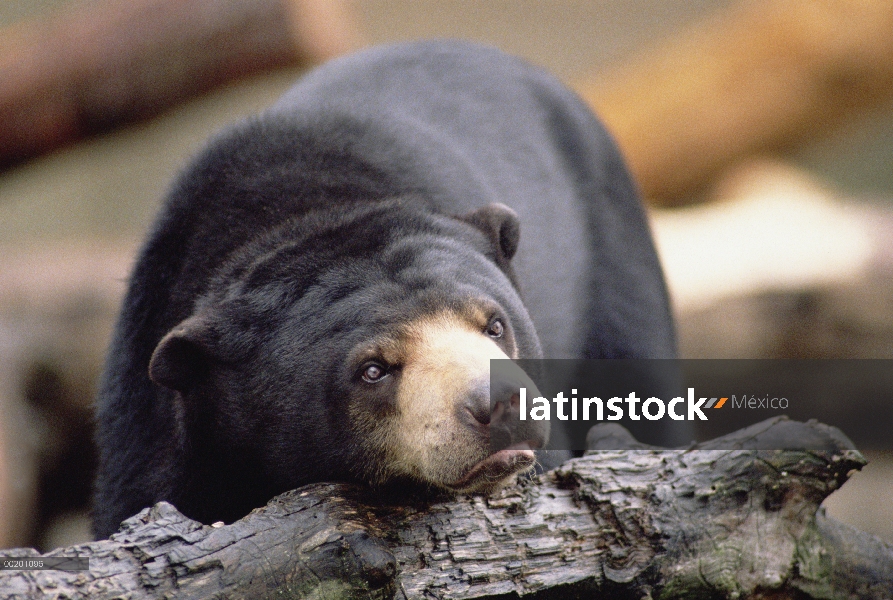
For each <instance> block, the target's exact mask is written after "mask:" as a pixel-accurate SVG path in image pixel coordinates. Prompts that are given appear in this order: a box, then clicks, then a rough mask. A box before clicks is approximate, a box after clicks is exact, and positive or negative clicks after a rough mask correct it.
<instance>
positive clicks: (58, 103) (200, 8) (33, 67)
mask: <svg viewBox="0 0 893 600" xmlns="http://www.w3.org/2000/svg"><path fill="white" fill-rule="evenodd" d="M355 35H356V32H355V31H354V30H353V28H352V25H351V19H350V13H349V12H348V11H347V10H346V8H345V6H344V3H343V2H341V1H337V0H336V1H332V0H100V1H97V2H92V3H89V4H84V3H80V4H76V5H74V6H73V7H71V8H69V9H68V10H66V11H64V12H61V13H57V14H53V15H51V16H49V17H46V18H42V19H36V20H32V21H26V22H22V23H18V24H15V25H13V26H11V27H8V28H6V29H4V30H0V167H2V166H4V165H7V166H8V165H10V164H14V163H16V162H18V161H21V160H24V159H27V158H31V157H33V156H37V155H39V154H42V153H44V152H48V151H51V150H53V149H55V148H57V147H59V146H62V145H64V144H68V143H71V142H73V141H75V140H78V139H81V138H83V137H85V136H87V135H91V134H95V133H99V132H103V131H107V130H109V129H112V128H114V127H117V126H120V125H123V124H126V123H131V122H134V121H138V120H142V119H146V118H148V117H151V116H154V115H156V114H158V113H159V112H160V111H162V110H163V109H165V108H168V107H170V106H173V105H175V104H177V103H180V102H182V101H184V100H186V99H188V98H190V97H193V96H196V95H198V94H201V93H203V92H207V91H208V90H210V89H213V88H214V87H217V86H219V85H221V84H224V83H227V82H230V81H233V80H236V79H240V78H242V77H245V76H247V75H251V74H255V73H259V72H263V71H268V70H271V69H275V68H280V67H283V66H287V65H295V64H313V63H316V62H320V61H323V60H326V59H328V58H331V57H333V56H336V55H338V54H341V53H343V52H345V51H347V50H350V49H351V48H353V47H354V46H355V44H356V39H355Z"/></svg>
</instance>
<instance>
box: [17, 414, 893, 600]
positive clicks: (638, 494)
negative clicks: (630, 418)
mask: <svg viewBox="0 0 893 600" xmlns="http://www.w3.org/2000/svg"><path fill="white" fill-rule="evenodd" d="M624 435H625V432H624V431H622V430H621V431H618V430H616V429H612V428H611V427H607V426H605V427H600V428H599V429H597V430H596V431H595V434H594V435H591V440H592V444H593V445H594V447H596V448H597V447H598V446H599V444H600V443H601V444H604V440H605V439H606V437H609V438H611V439H612V440H614V442H613V446H614V447H617V445H616V440H617V438H618V436H620V438H621V439H622V438H623V436H624ZM778 439H784V440H788V441H791V440H804V443H805V444H809V445H810V446H811V447H816V442H817V441H819V442H821V445H822V446H823V447H824V450H821V451H816V450H813V451H808V452H807V451H802V450H785V451H770V450H755V449H752V448H760V447H767V446H771V445H773V444H774V443H776V441H777V440H778ZM628 445H629V447H632V448H638V449H632V450H611V451H594V452H592V453H590V454H589V455H588V456H585V457H583V458H579V459H575V460H572V461H569V462H568V463H566V464H565V465H564V466H562V467H561V468H559V469H557V470H555V471H552V472H550V473H548V474H546V475H545V476H542V477H541V478H539V479H538V480H534V481H528V482H522V483H521V484H519V485H517V486H514V487H510V488H508V489H506V490H504V491H503V492H502V493H500V494H497V495H495V496H493V497H490V498H482V497H470V498H460V499H457V500H455V501H452V502H444V503H435V504H429V505H423V504H420V503H414V504H413V503H409V504H408V503H405V502H404V503H397V502H394V501H393V500H391V501H388V500H385V499H382V498H380V497H374V496H372V495H371V494H370V493H369V492H368V491H366V490H363V489H361V488H358V487H354V486H349V485H336V484H318V485H312V486H308V487H305V488H301V489H299V490H295V491H292V492H289V493H286V494H283V495H281V496H278V497H277V498H275V499H273V500H272V501H271V502H270V503H269V504H268V505H267V506H266V507H264V508H261V509H258V510H255V511H254V512H252V513H251V514H250V515H248V516H247V517H245V518H244V519H242V520H240V521H238V522H236V523H234V524H232V525H229V526H217V527H215V526H203V525H201V524H199V523H196V522H194V521H191V520H189V519H187V518H185V517H183V516H182V515H181V514H180V513H179V512H177V510H176V509H175V508H174V507H173V506H171V505H169V504H167V503H159V504H158V505H156V506H154V507H153V508H151V509H146V510H144V511H143V512H141V513H140V514H139V515H137V516H135V517H133V518H131V519H128V520H127V521H125V523H124V524H123V526H122V528H121V530H120V531H119V532H118V533H117V534H115V535H114V536H113V537H112V539H111V540H108V541H102V542H93V543H90V544H83V545H79V546H74V547H71V548H66V549H61V550H57V551H54V552H52V553H50V554H49V555H68V556H70V555H78V556H89V557H90V559H91V560H90V563H91V564H90V570H89V571H85V572H60V571H29V572H22V571H18V572H17V571H6V572H0V596H2V597H23V598H30V597H33V598H76V597H90V598H112V597H122V596H126V597H132V598H165V597H178V598H179V597H183V598H204V597H251V598H261V597H268V596H270V597H271V596H273V595H274V594H275V595H276V596H277V597H283V596H284V597H291V596H294V597H313V598H323V597H326V598H328V597H347V598H354V597H356V598H360V597H362V598H392V597H397V598H422V597H425V598H493V597H516V596H526V597H532V598H556V597H560V598H568V597H577V596H587V597H590V596H591V595H592V594H594V593H600V594H605V593H610V594H611V597H617V598H627V597H628V598H648V597H651V598H768V597H772V598H879V599H880V598H890V597H893V548H891V547H890V546H888V545H885V544H883V543H882V542H880V541H878V540H877V539H875V538H872V537H871V536H867V535H866V534H863V533H861V532H858V531H856V530H853V529H851V528H849V527H847V526H844V525H842V524H840V523H837V522H834V521H832V520H830V519H827V518H825V517H824V515H823V514H822V513H821V512H819V513H818V514H817V508H818V505H819V503H820V502H821V501H822V499H823V498H824V497H825V496H827V495H828V494H829V493H830V492H831V491H833V490H834V489H836V488H837V487H838V486H839V485H840V484H841V483H843V481H845V480H846V478H847V474H848V473H849V472H850V471H851V470H852V469H856V468H859V467H861V466H862V465H863V464H864V460H863V459H862V457H861V455H860V454H859V453H858V452H856V451H855V450H854V449H852V448H851V445H850V443H849V441H848V440H847V439H846V438H845V437H844V436H843V435H842V434H840V432H839V431H837V430H836V429H834V428H831V427H827V426H824V425H820V424H817V423H806V424H803V423H794V422H791V421H787V420H785V419H774V420H771V421H767V422H764V423H761V424H759V425H756V426H753V427H751V428H748V429H746V430H742V431H740V432H737V433H736V434H733V436H729V437H727V438H725V439H723V440H718V441H715V442H713V443H710V444H705V445H703V446H702V447H700V448H698V449H688V450H670V451H667V450H656V449H647V448H642V447H641V445H639V444H636V443H635V441H634V440H629V444H628ZM788 445H789V446H791V447H794V446H796V442H791V443H789V444H788ZM718 448H740V449H734V450H729V449H724V450H721V449H718ZM25 552H28V551H24V550H6V551H3V552H2V554H3V555H5V556H22V555H23V554H24V553H25ZM30 554H31V555H36V553H35V552H33V551H30Z"/></svg>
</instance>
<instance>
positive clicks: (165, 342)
mask: <svg viewBox="0 0 893 600" xmlns="http://www.w3.org/2000/svg"><path fill="white" fill-rule="evenodd" d="M212 329H213V328H212V327H211V324H210V322H209V319H207V318H206V316H205V315H193V316H191V317H189V318H188V319H186V320H184V321H182V322H181V323H180V324H179V325H177V326H176V327H174V328H173V329H171V330H170V331H169V332H168V333H167V335H165V336H164V337H163V338H161V341H160V342H158V345H157V346H156V347H155V351H154V352H153V353H152V359H151V360H150V361H149V379H151V380H152V381H154V382H155V383H157V384H158V385H161V386H164V387H166V388H168V389H171V390H175V391H178V392H187V391H189V390H190V389H191V388H192V387H193V386H194V385H195V384H196V383H198V380H199V379H200V378H201V377H202V376H203V375H204V374H205V373H207V371H208V368H209V367H210V362H211V361H212V360H213V356H214V352H213V349H212V348H213V346H214V344H213V341H212V340H213V335H212V333H213V331H212Z"/></svg>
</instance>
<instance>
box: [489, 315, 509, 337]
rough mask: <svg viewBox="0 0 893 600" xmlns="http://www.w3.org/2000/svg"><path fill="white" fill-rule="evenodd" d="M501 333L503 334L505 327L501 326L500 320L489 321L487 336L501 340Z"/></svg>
mask: <svg viewBox="0 0 893 600" xmlns="http://www.w3.org/2000/svg"><path fill="white" fill-rule="evenodd" d="M503 333H505V326H504V325H503V324H502V321H501V320H499V319H493V320H492V321H490V324H489V325H487V335H489V336H490V337H491V338H501V337H502V334H503Z"/></svg>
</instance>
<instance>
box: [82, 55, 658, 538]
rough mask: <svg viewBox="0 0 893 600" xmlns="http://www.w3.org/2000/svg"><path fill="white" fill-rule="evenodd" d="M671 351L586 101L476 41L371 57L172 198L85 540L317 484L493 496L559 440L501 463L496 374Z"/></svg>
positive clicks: (126, 322) (612, 165)
mask: <svg viewBox="0 0 893 600" xmlns="http://www.w3.org/2000/svg"><path fill="white" fill-rule="evenodd" d="M674 355H675V336H674V330H673V323H672V318H671V314H670V307H669V301H668V297H667V291H666V286H665V283H664V279H663V275H662V272H661V268H660V264H659V262H658V258H657V256H656V253H655V249H654V246H653V243H652V240H651V236H650V232H649V227H648V223H647V220H646V217H645V214H644V210H643V208H642V205H641V202H640V199H639V196H638V193H637V190H636V188H635V185H634V183H633V181H632V179H631V177H630V175H629V173H628V171H627V169H626V167H625V165H624V162H623V160H622V158H621V156H620V154H619V151H618V149H617V147H616V145H615V144H614V142H613V141H612V139H611V137H610V135H609V134H608V133H607V131H606V130H605V128H604V127H603V126H602V125H601V124H600V123H599V121H598V120H597V118H596V117H595V116H594V115H593V113H592V112H591V111H590V109H589V108H588V107H587V106H586V105H585V104H584V103H583V102H582V101H581V100H580V99H579V98H578V97H577V96H576V95H575V94H574V93H573V92H571V91H570V90H569V89H568V88H566V87H565V86H564V85H563V84H561V83H560V82H559V81H558V80H556V79H555V78H553V77H552V76H551V75H549V74H548V73H546V72H545V71H544V70H542V69H540V68H538V67H536V66H533V65H531V64H530V63H528V62H526V61H524V60H522V59H519V58H515V57H512V56H509V55H507V54H504V53H502V52H501V51H499V50H497V49H494V48H490V47H486V46H481V45H477V44H474V43H471V42H460V41H423V42H409V43H402V44H396V45H391V46H383V47H377V48H372V49H367V50H363V51H361V52H359V53H356V54H353V55H349V56H346V57H342V58H338V59H335V60H333V61H331V62H329V63H327V64H324V65H322V66H320V67H317V68H316V69H315V70H313V71H311V72H309V73H308V74H306V75H304V76H303V77H302V78H301V79H300V80H299V81H298V82H297V83H296V85H295V86H294V87H293V88H292V89H291V90H290V91H288V92H287V93H286V94H285V95H284V96H283V97H282V98H281V99H280V100H279V101H278V102H277V103H275V104H274V105H273V106H271V107H270V108H269V109H267V110H265V111H264V112H262V113H261V114H259V115H257V116H255V117H252V118H249V119H247V120H245V121H243V122H241V123H238V124H236V125H234V126H231V127H230V128H228V129H225V130H224V131H223V132H221V133H219V134H217V135H216V136H215V137H214V138H213V139H212V140H211V141H210V142H208V144H207V146H206V147H205V148H204V149H203V150H202V151H200V152H199V154H198V155H197V157H196V158H194V159H193V160H192V162H191V164H189V165H188V166H187V167H186V168H185V169H184V170H183V171H182V172H181V174H180V175H179V176H178V178H177V179H176V180H175V182H174V184H173V185H172V187H171V191H170V192H169V194H168V197H167V200H166V202H165V203H164V205H163V206H162V208H161V211H160V213H159V215H158V217H157V219H156V221H155V223H154V225H153V227H152V229H151V231H150V233H149V235H148V239H147V241H146V242H145V243H144V245H143V247H142V249H141V250H140V253H139V256H138V258H137V261H136V264H135V267H134V269H133V272H132V275H131V278H130V281H129V285H128V289H127V292H126V295H125V298H124V301H123V306H122V309H121V313H120V316H119V319H118V322H117V324H116V327H115V330H114V333H113V338H112V341H111V345H110V349H109V353H108V357H107V361H106V365H105V368H104V371H103V375H102V379H101V381H100V386H99V392H98V397H97V403H96V404H97V419H96V423H97V430H96V442H97V446H98V450H99V458H100V465H99V472H98V476H97V480H96V486H95V496H94V512H93V526H94V533H95V535H96V536H97V538H104V537H107V536H109V535H110V534H112V533H114V531H116V529H117V528H118V526H119V524H120V523H121V521H122V520H123V519H125V518H127V517H129V516H132V515H134V514H136V513H137V512H139V511H140V510H141V509H143V508H145V507H148V506H151V505H152V504H154V503H156V502H158V501H161V500H166V501H169V502H171V503H173V504H174V505H175V506H176V507H177V508H178V509H179V510H180V511H181V512H183V513H184V514H185V515H186V516H188V517H190V518H193V519H196V520H198V521H200V522H203V523H212V522H216V521H224V522H231V521H234V520H237V519H239V518H240V517H242V516H244V515H245V514H247V513H248V512H250V511H251V510H252V509H254V508H256V507H259V506H263V505H264V504H265V503H266V502H267V501H268V500H269V499H271V498H272V497H273V496H275V495H277V494H279V493H281V492H284V491H287V490H290V489H293V488H296V487H299V486H302V485H305V484H309V483H314V482H321V481H348V482H357V483H361V484H366V485H370V486H373V487H376V486H388V485H403V484H404V483H406V484H411V485H413V486H421V487H422V488H424V489H431V490H441V491H445V492H446V493H467V492H482V493H487V492H488V491H492V490H493V489H494V488H495V487H498V486H499V485H502V484H504V482H506V481H508V480H511V479H512V478H513V477H514V476H515V475H516V474H517V473H519V472H521V471H525V470H528V469H530V468H531V466H532V465H533V464H534V462H535V461H536V460H537V456H536V454H535V452H534V451H537V449H538V448H540V447H542V446H543V444H544V443H545V442H546V440H547V439H548V436H549V432H548V431H545V430H543V429H542V425H537V424H535V423H534V424H530V425H528V427H529V430H525V431H520V432H515V433H516V435H515V436H514V438H513V439H515V440H516V441H517V443H514V445H511V446H509V447H506V448H503V449H501V450H499V451H493V450H492V449H491V447H490V444H489V441H488V440H489V437H490V432H491V425H492V427H493V431H496V427H497V425H498V423H496V421H495V414H491V411H490V392H491V390H490V389H489V388H490V382H489V378H488V373H489V361H490V359H494V358H540V357H549V358H671V357H673V356H674ZM518 377H519V378H522V379H523V374H520V375H519V376H518ZM520 380H521V379H519V381H520ZM516 383H517V382H516ZM509 396H510V393H509ZM509 396H506V397H503V398H501V399H500V400H499V401H501V402H503V403H504V406H505V407H506V409H507V410H509V411H510V410H511V409H512V408H513V402H515V401H516V400H517V398H516V397H509ZM491 418H492V419H493V420H494V422H493V423H491Z"/></svg>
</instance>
